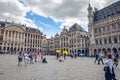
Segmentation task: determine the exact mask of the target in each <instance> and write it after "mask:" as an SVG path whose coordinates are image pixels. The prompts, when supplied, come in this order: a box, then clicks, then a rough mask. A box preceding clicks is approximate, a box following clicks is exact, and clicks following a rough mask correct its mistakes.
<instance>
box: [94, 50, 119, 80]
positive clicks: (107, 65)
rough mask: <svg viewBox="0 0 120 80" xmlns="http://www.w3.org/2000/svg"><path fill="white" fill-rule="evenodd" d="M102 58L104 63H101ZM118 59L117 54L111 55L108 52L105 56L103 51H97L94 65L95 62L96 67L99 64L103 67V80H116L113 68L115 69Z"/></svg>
mask: <svg viewBox="0 0 120 80" xmlns="http://www.w3.org/2000/svg"><path fill="white" fill-rule="evenodd" d="M103 58H104V59H105V61H103ZM119 58H120V56H119V53H118V52H115V53H114V54H112V53H111V51H108V52H107V54H105V53H104V51H99V52H98V53H96V54H95V61H94V63H96V61H97V64H98V65H100V63H102V64H103V65H104V69H103V70H104V72H105V80H116V76H115V71H114V68H115V69H117V66H118V62H119Z"/></svg>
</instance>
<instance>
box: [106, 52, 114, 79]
mask: <svg viewBox="0 0 120 80" xmlns="http://www.w3.org/2000/svg"><path fill="white" fill-rule="evenodd" d="M104 71H105V80H116V78H115V72H114V67H113V60H112V55H111V54H109V55H107V60H106V61H105V66H104Z"/></svg>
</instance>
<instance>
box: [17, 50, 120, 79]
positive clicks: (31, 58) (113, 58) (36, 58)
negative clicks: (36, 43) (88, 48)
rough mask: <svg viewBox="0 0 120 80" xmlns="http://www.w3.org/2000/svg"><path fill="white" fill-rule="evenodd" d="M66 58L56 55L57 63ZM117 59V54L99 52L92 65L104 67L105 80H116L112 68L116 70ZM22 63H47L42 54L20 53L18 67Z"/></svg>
mask: <svg viewBox="0 0 120 80" xmlns="http://www.w3.org/2000/svg"><path fill="white" fill-rule="evenodd" d="M66 56H67V54H62V55H60V54H58V53H56V59H57V60H58V61H59V62H64V61H65V60H66ZM69 56H70V57H71V58H75V59H76V58H77V57H78V54H77V53H75V54H69ZM119 58H120V56H119V54H118V53H117V52H116V53H114V54H112V53H111V52H110V51H108V52H107V54H105V53H104V51H99V52H98V53H96V54H95V61H94V63H96V62H97V64H98V65H100V64H102V65H104V68H103V70H104V72H105V80H116V76H115V71H114V68H115V69H117V66H118V62H119ZM22 62H24V63H25V66H27V64H28V63H29V64H33V63H34V62H42V63H47V60H46V57H45V55H44V53H43V52H40V53H38V52H20V53H19V54H18V66H21V65H22Z"/></svg>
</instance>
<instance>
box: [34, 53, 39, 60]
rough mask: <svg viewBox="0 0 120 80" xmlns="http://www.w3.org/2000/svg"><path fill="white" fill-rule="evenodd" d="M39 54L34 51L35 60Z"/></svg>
mask: <svg viewBox="0 0 120 80" xmlns="http://www.w3.org/2000/svg"><path fill="white" fill-rule="evenodd" d="M37 55H38V53H37V52H34V60H35V62H37Z"/></svg>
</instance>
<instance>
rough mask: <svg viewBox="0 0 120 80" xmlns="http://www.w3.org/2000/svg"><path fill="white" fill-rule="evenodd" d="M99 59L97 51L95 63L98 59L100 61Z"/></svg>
mask: <svg viewBox="0 0 120 80" xmlns="http://www.w3.org/2000/svg"><path fill="white" fill-rule="evenodd" d="M98 60H99V55H98V53H95V61H94V63H96V61H98Z"/></svg>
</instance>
